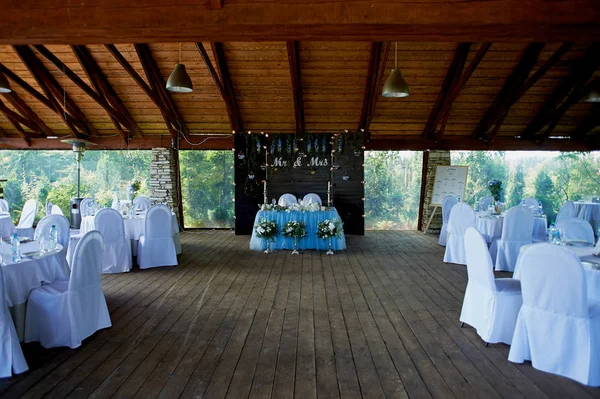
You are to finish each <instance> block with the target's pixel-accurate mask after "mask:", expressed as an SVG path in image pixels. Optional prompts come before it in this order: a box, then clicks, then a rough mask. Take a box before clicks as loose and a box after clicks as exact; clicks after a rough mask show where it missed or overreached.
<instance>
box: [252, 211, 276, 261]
mask: <svg viewBox="0 0 600 399" xmlns="http://www.w3.org/2000/svg"><path fill="white" fill-rule="evenodd" d="M254 230H255V231H256V236H257V237H258V238H262V239H264V240H266V241H267V249H266V250H265V253H266V254H268V253H271V241H275V239H276V238H277V236H278V235H279V226H278V225H277V223H276V222H275V221H273V220H268V219H264V218H263V219H261V220H260V222H258V223H257V224H256V225H255V226H254Z"/></svg>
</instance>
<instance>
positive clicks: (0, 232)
mask: <svg viewBox="0 0 600 399" xmlns="http://www.w3.org/2000/svg"><path fill="white" fill-rule="evenodd" d="M15 231H16V229H15V225H14V223H13V221H12V218H11V217H10V214H9V213H0V237H10V236H11V235H12V234H13V233H14V232H15Z"/></svg>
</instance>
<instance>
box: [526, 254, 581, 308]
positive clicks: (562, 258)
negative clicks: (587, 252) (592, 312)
mask: <svg viewBox="0 0 600 399" xmlns="http://www.w3.org/2000/svg"><path fill="white" fill-rule="evenodd" d="M521 291H522V293H523V305H524V306H529V307H531V308H537V309H541V310H544V311H546V312H549V313H550V314H561V315H565V316H576V317H585V318H587V317H589V310H588V299H587V287H586V283H585V276H584V271H583V267H582V266H581V262H580V260H579V258H578V257H577V255H575V254H574V253H573V252H571V251H569V250H568V249H566V248H564V247H561V246H559V245H552V244H545V243H544V244H537V245H534V246H532V247H531V248H528V249H527V251H525V253H524V254H523V258H522V262H521Z"/></svg>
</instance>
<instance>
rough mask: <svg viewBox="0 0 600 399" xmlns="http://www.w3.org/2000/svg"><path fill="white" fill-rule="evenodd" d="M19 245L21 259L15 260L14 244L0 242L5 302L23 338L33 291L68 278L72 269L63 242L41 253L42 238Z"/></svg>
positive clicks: (19, 334) (20, 337) (21, 338)
mask: <svg viewBox="0 0 600 399" xmlns="http://www.w3.org/2000/svg"><path fill="white" fill-rule="evenodd" d="M20 248H21V258H22V259H21V261H20V262H19V263H12V262H11V245H10V244H8V243H5V242H2V244H0V254H1V255H2V274H3V275H4V286H5V290H6V291H5V292H6V302H7V305H8V309H9V310H10V313H11V315H12V318H13V321H14V323H15V328H16V330H17V335H18V336H19V339H20V340H21V341H22V340H23V333H24V332H25V310H26V308H27V299H28V298H29V293H30V292H31V290H33V289H34V288H38V287H41V286H42V285H43V284H50V283H53V282H54V281H56V280H69V275H70V271H69V266H68V265H67V260H66V258H65V252H64V251H62V249H63V247H62V246H61V245H60V244H57V247H56V249H55V250H53V251H48V252H45V253H43V254H40V253H39V250H40V243H39V241H31V242H27V243H22V244H21V246H20Z"/></svg>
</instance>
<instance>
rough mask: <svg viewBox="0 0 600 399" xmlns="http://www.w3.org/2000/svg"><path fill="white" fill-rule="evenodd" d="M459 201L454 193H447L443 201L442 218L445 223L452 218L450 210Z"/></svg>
mask: <svg viewBox="0 0 600 399" xmlns="http://www.w3.org/2000/svg"><path fill="white" fill-rule="evenodd" d="M457 203H458V200H457V199H456V197H455V196H454V195H446V196H445V197H444V200H443V201H442V220H443V221H444V223H448V220H449V219H450V211H451V210H452V207H453V206H454V205H456V204H457Z"/></svg>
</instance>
